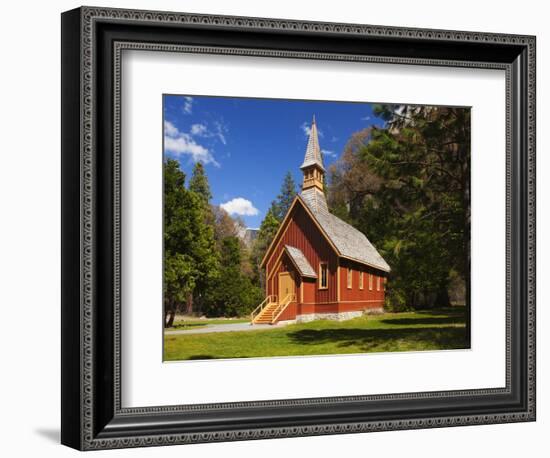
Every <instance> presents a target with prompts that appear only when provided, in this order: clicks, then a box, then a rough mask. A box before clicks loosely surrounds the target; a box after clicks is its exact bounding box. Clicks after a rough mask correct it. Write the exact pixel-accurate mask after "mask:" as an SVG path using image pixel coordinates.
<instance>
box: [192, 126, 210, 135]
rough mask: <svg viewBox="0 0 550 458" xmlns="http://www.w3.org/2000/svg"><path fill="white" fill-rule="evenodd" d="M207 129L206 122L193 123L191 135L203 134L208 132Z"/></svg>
mask: <svg viewBox="0 0 550 458" xmlns="http://www.w3.org/2000/svg"><path fill="white" fill-rule="evenodd" d="M206 131H207V129H206V126H205V125H204V124H193V125H192V126H191V135H197V136H199V137H200V136H202V135H204V134H205V133H206Z"/></svg>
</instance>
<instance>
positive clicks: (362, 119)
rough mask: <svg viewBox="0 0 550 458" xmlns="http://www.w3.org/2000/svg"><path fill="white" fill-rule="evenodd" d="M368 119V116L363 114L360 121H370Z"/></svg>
mask: <svg viewBox="0 0 550 458" xmlns="http://www.w3.org/2000/svg"><path fill="white" fill-rule="evenodd" d="M370 119H371V118H370V116H363V117H362V118H361V121H370Z"/></svg>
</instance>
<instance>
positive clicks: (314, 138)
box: [300, 115, 325, 171]
mask: <svg viewBox="0 0 550 458" xmlns="http://www.w3.org/2000/svg"><path fill="white" fill-rule="evenodd" d="M312 165H317V166H319V167H320V168H321V170H323V171H324V170H325V167H324V166H323V156H322V153H321V147H320V146H319V135H318V132H317V124H316V122H315V115H313V121H312V122H311V128H310V131H309V140H308V142H307V148H306V155H305V157H304V162H303V164H302V165H301V166H300V168H301V169H304V168H306V167H309V166H312Z"/></svg>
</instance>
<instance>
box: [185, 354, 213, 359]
mask: <svg viewBox="0 0 550 458" xmlns="http://www.w3.org/2000/svg"><path fill="white" fill-rule="evenodd" d="M217 358H218V357H216V356H212V355H191V356H189V358H186V359H217Z"/></svg>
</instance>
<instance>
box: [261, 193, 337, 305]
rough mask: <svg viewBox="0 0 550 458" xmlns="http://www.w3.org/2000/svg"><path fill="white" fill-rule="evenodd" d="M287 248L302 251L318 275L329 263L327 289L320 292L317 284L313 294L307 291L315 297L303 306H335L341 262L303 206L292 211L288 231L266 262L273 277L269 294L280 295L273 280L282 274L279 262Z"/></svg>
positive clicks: (286, 229) (269, 285) (270, 279)
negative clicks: (310, 303) (326, 304)
mask: <svg viewBox="0 0 550 458" xmlns="http://www.w3.org/2000/svg"><path fill="white" fill-rule="evenodd" d="M285 245H290V246H293V247H296V248H299V249H300V250H301V251H302V253H304V256H305V257H306V259H307V260H308V261H309V263H310V264H311V266H312V267H313V269H315V272H317V273H318V270H319V263H321V262H326V263H327V264H328V288H327V289H319V288H318V284H317V282H316V283H315V288H314V289H313V291H311V290H308V293H313V298H311V297H310V296H309V294H307V296H308V297H307V300H306V294H304V302H335V301H336V300H337V288H336V285H337V278H336V270H337V266H338V258H337V256H336V253H335V252H334V250H333V248H332V247H331V246H330V244H329V243H328V242H327V240H326V239H325V237H324V236H323V234H322V233H321V231H320V230H319V228H318V227H317V226H316V225H315V223H314V222H313V221H311V218H310V217H309V215H308V214H307V213H306V212H305V210H304V209H303V208H302V207H301V205H300V204H298V205H296V206H295V207H294V209H293V210H292V214H291V215H290V218H289V220H288V223H287V227H286V228H284V229H283V234H282V236H281V237H280V240H279V241H278V242H277V245H276V246H275V248H274V250H273V253H272V254H271V257H270V259H269V261H268V262H267V269H268V273H269V277H270V278H269V283H268V294H277V289H278V286H277V280H273V278H275V277H276V275H277V273H278V271H280V270H279V269H278V267H279V266H278V264H279V262H280V261H281V259H282V258H281V259H280V255H281V253H282V251H283V249H284V246H285ZM276 270H277V272H276ZM304 292H305V291H304Z"/></svg>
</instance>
